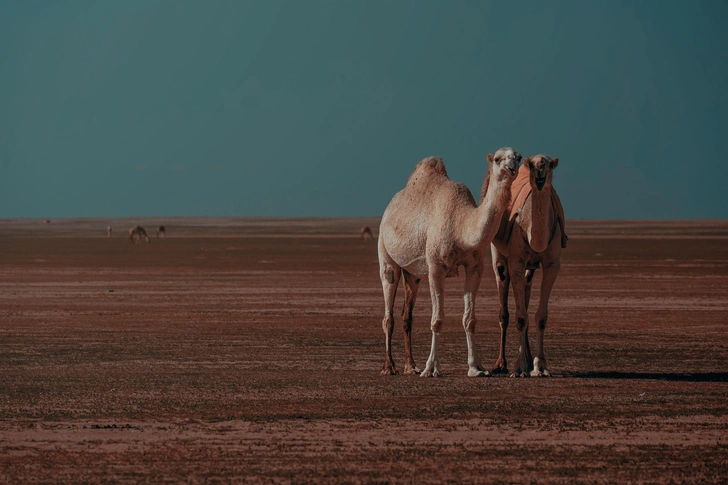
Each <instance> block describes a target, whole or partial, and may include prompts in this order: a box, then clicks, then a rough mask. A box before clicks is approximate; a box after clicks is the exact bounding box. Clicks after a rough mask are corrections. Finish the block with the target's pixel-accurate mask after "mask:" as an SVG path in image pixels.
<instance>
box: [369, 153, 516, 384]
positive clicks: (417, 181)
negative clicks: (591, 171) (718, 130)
mask: <svg viewBox="0 0 728 485" xmlns="http://www.w3.org/2000/svg"><path fill="white" fill-rule="evenodd" d="M486 158H487V160H488V162H489V163H488V169H487V171H486V177H485V181H484V183H483V193H484V194H486V196H485V200H484V201H483V202H482V203H481V204H480V206H479V207H478V206H477V205H476V203H475V199H474V198H473V195H472V194H471V193H470V190H468V188H467V187H466V186H465V185H464V184H462V183H460V182H455V181H453V180H450V178H449V177H448V176H447V171H446V170H445V165H444V164H443V162H442V158H439V157H430V158H425V159H424V160H422V161H421V162H419V163H418V164H417V166H416V167H415V170H414V172H412V175H410V177H409V180H408V181H407V185H406V186H405V188H404V189H402V190H401V191H399V192H398V193H397V194H395V196H394V197H393V198H392V201H391V202H390V203H389V205H388V206H387V208H386V210H385V211H384V215H383V216H382V222H381V225H380V228H379V243H378V252H379V276H380V278H381V281H382V289H383V291H384V307H385V311H384V320H383V321H382V328H383V329H384V335H385V349H386V354H385V359H384V367H383V369H382V372H381V373H382V374H383V375H391V374H397V370H396V368H395V365H394V360H393V359H392V331H393V329H394V310H393V308H394V297H395V295H396V293H397V285H398V284H399V280H400V278H401V277H402V278H404V308H403V310H402V323H403V326H404V335H405V339H404V346H405V368H404V372H405V374H414V373H420V369H418V368H417V367H416V366H415V362H414V359H413V357H412V342H411V338H412V310H413V308H414V304H415V299H416V298H417V290H418V288H419V283H420V278H422V277H424V276H427V277H428V281H429V285H430V294H431V297H432V320H431V323H430V329H431V330H432V346H431V348H430V356H429V358H428V359H427V363H426V364H425V368H424V370H422V371H421V373H420V376H423V377H429V376H432V377H437V376H440V375H442V373H441V371H440V363H439V360H438V358H437V348H438V343H439V339H440V330H441V329H442V325H443V323H444V321H445V310H444V307H445V299H444V297H445V285H444V283H445V278H446V277H448V276H456V275H457V274H458V268H459V267H460V266H464V267H465V288H464V300H465V311H464V313H463V327H464V329H465V337H466V340H467V344H468V376H471V377H481V376H486V375H488V374H489V373H488V372H487V371H486V370H485V369H484V368H483V367H482V365H481V361H480V357H479V356H478V353H477V351H476V349H475V344H474V342H473V333H474V332H475V326H476V319H475V312H474V308H475V298H476V296H477V293H478V287H479V286H480V280H481V279H482V277H483V272H484V268H485V263H486V256H485V254H486V251H487V249H488V244H490V242H491V240H492V239H493V236H495V233H496V232H497V231H498V227H499V224H500V220H501V216H502V215H503V212H504V211H505V210H506V209H507V207H508V200H509V198H510V194H511V192H510V188H511V183H512V182H513V180H514V179H515V177H516V173H517V172H518V169H519V167H520V166H521V154H520V153H518V152H517V151H516V150H514V149H513V148H508V147H504V148H500V149H499V150H498V151H497V152H495V155H491V154H489V155H488V156H487V157H486Z"/></svg>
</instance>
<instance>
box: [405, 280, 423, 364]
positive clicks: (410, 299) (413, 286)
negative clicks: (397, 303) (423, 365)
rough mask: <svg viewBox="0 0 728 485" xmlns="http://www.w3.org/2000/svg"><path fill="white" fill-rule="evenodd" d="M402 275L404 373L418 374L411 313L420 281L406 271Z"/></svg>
mask: <svg viewBox="0 0 728 485" xmlns="http://www.w3.org/2000/svg"><path fill="white" fill-rule="evenodd" d="M402 273H403V275H404V306H403V307H402V327H403V330H404V373H405V374H419V373H420V372H422V371H421V370H420V369H419V368H418V367H417V365H415V359H414V358H413V357H412V311H413V310H414V307H415V301H416V300H417V290H419V288H420V279H419V278H418V277H417V276H415V275H413V274H411V273H408V272H407V271H404V270H403V271H402Z"/></svg>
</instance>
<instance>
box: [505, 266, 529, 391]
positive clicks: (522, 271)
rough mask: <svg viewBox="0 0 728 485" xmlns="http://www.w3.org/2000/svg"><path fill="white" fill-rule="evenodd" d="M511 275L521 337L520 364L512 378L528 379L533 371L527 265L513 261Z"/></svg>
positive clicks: (517, 364)
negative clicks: (529, 340)
mask: <svg viewBox="0 0 728 485" xmlns="http://www.w3.org/2000/svg"><path fill="white" fill-rule="evenodd" d="M509 264H510V268H509V270H510V275H511V286H512V287H513V297H514V299H515V300H516V328H518V335H519V349H518V362H517V363H516V370H515V372H514V373H513V374H511V377H527V376H528V375H529V373H530V372H531V370H532V367H531V360H532V357H531V347H530V346H529V344H528V310H527V309H526V265H525V263H524V262H523V261H521V260H515V261H513V260H511V261H509Z"/></svg>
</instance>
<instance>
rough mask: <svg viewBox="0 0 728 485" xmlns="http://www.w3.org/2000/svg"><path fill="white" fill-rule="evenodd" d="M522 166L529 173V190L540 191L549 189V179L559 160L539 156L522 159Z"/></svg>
mask: <svg viewBox="0 0 728 485" xmlns="http://www.w3.org/2000/svg"><path fill="white" fill-rule="evenodd" d="M523 164H524V165H525V166H526V167H528V170H529V171H530V172H531V178H530V182H531V188H534V189H537V190H539V191H540V190H542V189H543V188H544V187H549V188H550V187H551V178H552V175H553V172H554V170H555V169H556V167H557V166H558V165H559V159H558V158H551V157H549V156H548V155H543V154H541V155H534V156H532V157H528V158H526V159H524V160H523Z"/></svg>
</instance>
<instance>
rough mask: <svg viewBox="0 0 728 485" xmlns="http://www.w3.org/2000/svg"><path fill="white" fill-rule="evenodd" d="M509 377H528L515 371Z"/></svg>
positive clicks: (526, 374)
mask: <svg viewBox="0 0 728 485" xmlns="http://www.w3.org/2000/svg"><path fill="white" fill-rule="evenodd" d="M511 377H528V373H526V372H519V371H516V372H514V373H513V374H511Z"/></svg>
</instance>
